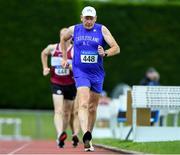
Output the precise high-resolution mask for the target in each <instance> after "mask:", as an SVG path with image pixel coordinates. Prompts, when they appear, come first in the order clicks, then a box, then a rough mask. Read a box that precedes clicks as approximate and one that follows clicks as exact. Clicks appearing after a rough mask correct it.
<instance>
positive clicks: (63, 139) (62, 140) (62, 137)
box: [58, 132, 67, 148]
mask: <svg viewBox="0 0 180 155" xmlns="http://www.w3.org/2000/svg"><path fill="white" fill-rule="evenodd" d="M66 138H67V134H66V132H63V133H62V134H61V135H60V137H59V144H58V146H59V147H60V148H63V147H64V141H65V140H66Z"/></svg>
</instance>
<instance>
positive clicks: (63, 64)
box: [61, 59, 68, 68]
mask: <svg viewBox="0 0 180 155" xmlns="http://www.w3.org/2000/svg"><path fill="white" fill-rule="evenodd" d="M61 66H62V67H63V68H67V66H68V62H67V60H64V59H62V61H61Z"/></svg>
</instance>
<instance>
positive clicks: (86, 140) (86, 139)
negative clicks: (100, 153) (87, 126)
mask: <svg viewBox="0 0 180 155" xmlns="http://www.w3.org/2000/svg"><path fill="white" fill-rule="evenodd" d="M91 139H92V135H91V132H89V131H87V132H86V133H85V134H84V136H83V143H84V148H90V147H91V146H90V144H89V142H90V141H91Z"/></svg>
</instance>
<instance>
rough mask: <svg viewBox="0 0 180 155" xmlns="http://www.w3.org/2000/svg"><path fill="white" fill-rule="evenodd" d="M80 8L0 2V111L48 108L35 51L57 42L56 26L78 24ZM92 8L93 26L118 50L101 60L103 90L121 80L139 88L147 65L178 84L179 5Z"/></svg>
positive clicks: (55, 1) (53, 1)
mask: <svg viewBox="0 0 180 155" xmlns="http://www.w3.org/2000/svg"><path fill="white" fill-rule="evenodd" d="M90 4H91V3H90ZM83 5H85V3H84V4H83V3H82V2H81V3H79V1H71V0H69V1H68V0H64V1H63V0H26V1H24V0H13V1H11V0H6V1H0V9H1V14H0V19H1V24H0V35H1V42H0V57H1V65H0V71H1V76H0V81H1V87H0V88H1V89H0V97H1V98H0V107H1V108H34V109H49V108H52V101H51V95H50V85H49V77H43V76H42V67H41V61H40V53H41V51H42V49H43V48H44V47H46V46H47V45H48V44H49V43H55V42H58V41H59V38H58V31H59V29H60V28H61V27H64V26H67V25H72V24H74V23H78V22H79V21H80V20H79V14H80V9H82V6H83ZM92 5H93V6H95V7H96V9H97V13H98V22H99V23H103V24H104V25H105V26H107V27H108V28H109V30H110V31H111V32H112V34H113V36H114V37H115V39H116V40H117V42H118V43H119V45H120V47H121V54H119V55H118V56H115V57H112V58H106V59H105V62H104V64H105V69H106V79H105V85H104V88H105V89H106V90H107V91H108V92H111V90H112V89H113V88H114V87H115V85H116V84H118V83H120V82H125V83H127V84H129V85H133V84H138V83H139V81H140V80H141V78H142V76H143V74H144V72H145V70H146V69H147V68H148V67H149V66H153V67H155V68H157V70H158V71H159V72H160V75H161V81H160V82H161V84H162V85H179V83H180V82H179V79H180V72H179V71H178V70H179V65H180V64H179V63H180V62H179V58H180V52H179V51H180V46H179V40H180V34H179V32H180V16H179V14H180V7H179V6H172V5H171V6H168V5H167V6H166V5H163V6H160V5H159V6H148V5H144V6H143V5H141V6H134V5H115V4H109V3H95V4H94V3H93V4H92Z"/></svg>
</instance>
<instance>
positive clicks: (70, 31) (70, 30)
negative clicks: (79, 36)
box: [60, 26, 74, 67]
mask: <svg viewBox="0 0 180 155" xmlns="http://www.w3.org/2000/svg"><path fill="white" fill-rule="evenodd" d="M73 33H74V26H70V27H69V28H68V30H67V32H66V33H65V34H64V35H63V36H62V37H61V43H60V45H61V51H62V54H63V60H62V66H63V67H66V65H67V53H66V51H67V47H66V41H68V40H69V39H71V38H72V35H73Z"/></svg>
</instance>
